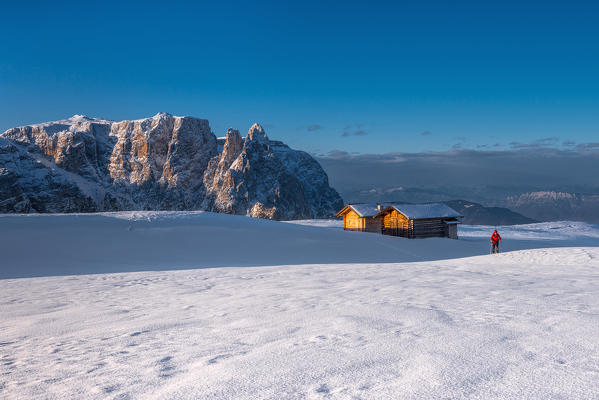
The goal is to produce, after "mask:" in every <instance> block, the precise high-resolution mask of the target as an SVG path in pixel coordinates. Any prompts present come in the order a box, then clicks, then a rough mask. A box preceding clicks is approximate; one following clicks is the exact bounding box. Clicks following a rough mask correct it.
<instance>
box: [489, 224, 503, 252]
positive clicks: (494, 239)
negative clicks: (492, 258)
mask: <svg viewBox="0 0 599 400" xmlns="http://www.w3.org/2000/svg"><path fill="white" fill-rule="evenodd" d="M499 242H501V236H499V233H497V229H495V231H494V232H493V234H492V235H491V254H495V253H499Z"/></svg>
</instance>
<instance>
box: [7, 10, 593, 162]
mask: <svg viewBox="0 0 599 400" xmlns="http://www.w3.org/2000/svg"><path fill="white" fill-rule="evenodd" d="M88 3H89V4H88ZM92 3H93V4H92ZM283 3H285V2H278V1H277V2H263V3H260V4H254V3H253V2H239V3H235V2H226V1H211V2H206V3H202V2H198V3H197V4H185V3H179V2H176V1H169V2H160V3H151V2H143V3H137V4H135V3H129V2H125V1H119V2H115V3H111V2H108V1H107V2H81V1H78V2H72V3H69V2H44V3H39V4H35V3H32V2H22V1H18V2H17V1H10V0H9V1H8V2H7V1H4V2H3V6H2V11H1V12H0V23H1V25H0V26H1V27H2V34H1V35H0V130H2V131H3V130H4V129H7V128H10V127H12V126H17V125H23V124H28V123H34V122H41V121H46V120H54V119H60V118H64V117H68V116H71V115H73V114H86V115H90V116H97V117H103V118H108V119H115V120H120V119H131V118H140V117H145V116H151V115H153V114H155V113H156V112H159V111H166V112H170V113H172V114H176V115H192V116H197V117H202V118H207V119H209V120H210V123H211V126H212V128H213V130H214V132H215V133H216V134H217V135H219V136H220V135H223V134H224V131H225V129H226V128H227V127H228V126H233V127H236V128H238V129H240V130H242V131H246V130H247V129H248V128H249V126H250V124H251V123H252V122H260V123H262V124H263V125H265V127H266V129H267V132H268V133H269V135H270V136H271V137H272V138H275V139H281V140H284V141H286V142H288V143H289V144H291V145H292V146H294V147H296V148H300V149H304V150H308V151H312V152H327V151H330V150H333V149H339V150H343V151H348V152H360V153H383V152H389V151H401V152H406V151H407V152H414V151H426V150H439V151H442V150H447V149H450V148H451V147H452V146H454V145H461V146H463V147H466V148H476V147H477V146H479V148H480V146H485V145H487V146H491V145H493V144H495V143H499V144H501V145H502V146H501V147H499V148H510V145H509V143H512V142H518V143H535V142H536V141H538V140H540V139H545V138H558V139H556V140H549V141H546V142H545V143H549V142H551V143H554V144H560V145H561V143H562V142H563V141H566V140H570V141H573V142H576V143H583V142H597V141H599V139H598V138H599V23H597V20H598V18H599V5H597V4H598V3H597V2H592V1H584V2H578V1H568V2H565V1H564V2H561V3H553V2H545V3H543V2H537V1H535V2H529V4H528V5H527V4H524V3H526V2H522V1H517V2H509V1H507V2H480V1H469V2H460V3H459V4H451V3H453V2H416V1H414V2H409V3H408V2H405V3H404V4H398V3H399V2H388V3H387V2H372V1H371V2H366V1H361V2H355V3H354V2H350V1H344V2H305V1H302V2H296V3H295V4H283ZM483 3H488V4H483ZM491 3H494V4H491ZM308 127H310V129H308ZM344 134H345V136H344ZM538 143H542V142H538ZM514 146H516V145H514V144H512V145H511V147H514Z"/></svg>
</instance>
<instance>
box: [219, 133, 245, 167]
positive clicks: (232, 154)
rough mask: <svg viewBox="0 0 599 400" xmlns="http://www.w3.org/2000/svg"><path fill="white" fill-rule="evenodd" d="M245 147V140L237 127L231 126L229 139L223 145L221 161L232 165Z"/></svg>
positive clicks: (228, 134)
mask: <svg viewBox="0 0 599 400" xmlns="http://www.w3.org/2000/svg"><path fill="white" fill-rule="evenodd" d="M242 148H243V140H242V139H241V134H240V133H239V131H238V130H237V129H233V128H229V129H228V130H227V139H226V141H225V145H224V147H223V152H222V157H221V163H226V164H227V165H231V163H232V162H233V160H235V158H237V156H238V155H239V153H241V150H242Z"/></svg>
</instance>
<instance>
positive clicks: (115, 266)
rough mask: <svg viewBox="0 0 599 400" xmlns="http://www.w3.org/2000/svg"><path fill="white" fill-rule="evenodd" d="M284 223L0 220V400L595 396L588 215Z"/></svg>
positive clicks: (596, 256) (132, 216)
mask: <svg viewBox="0 0 599 400" xmlns="http://www.w3.org/2000/svg"><path fill="white" fill-rule="evenodd" d="M301 223H303V224H308V225H313V226H305V225H304V226H302V225H301ZM301 223H300V224H297V223H296V224H286V223H278V222H272V221H263V220H255V219H250V218H244V217H237V216H229V215H215V214H210V213H150V212H148V213H146V212H143V213H116V214H96V215H63V216H61V215H54V216H0V251H1V254H2V258H1V259H0V262H1V264H0V273H1V274H2V278H3V279H0V315H1V316H2V318H0V398H2V399H4V398H6V399H13V398H56V399H59V398H60V399H62V398H77V399H85V398H144V399H146V398H149V399H158V398H160V399H171V398H189V399H198V398H215V399H218V398H225V399H259V398H260V399H261V398H269V399H286V398H292V399H294V398H297V399H320V398H339V399H346V398H363V399H373V398H374V399H377V398H389V399H431V398H451V399H460V398H478V399H496V398H500V399H501V398H509V399H522V398H527V399H529V398H535V399H550V398H564V399H594V398H598V397H599V385H598V384H597V382H599V247H597V246H599V227H598V226H597V225H592V224H584V223H570V222H557V223H546V224H535V225H523V226H518V227H502V228H500V233H501V234H502V237H503V239H504V243H503V247H502V249H503V250H505V251H506V252H505V253H502V254H500V255H494V256H491V255H487V254H486V253H488V250H489V249H488V244H487V242H488V236H489V235H490V233H491V232H492V228H493V227H468V226H460V236H461V238H462V239H461V240H458V241H454V240H449V239H426V240H408V239H400V238H391V237H382V236H380V235H376V234H367V233H356V232H344V231H342V230H341V229H339V223H338V222H334V223H332V222H324V221H319V222H318V223H307V222H305V221H304V222H301ZM314 225H316V226H314ZM331 227H333V228H331ZM510 250H517V251H510ZM169 260H170V262H169ZM261 260H262V261H263V262H262V263H261V262H260V261H261ZM319 260H320V261H319ZM261 265H269V266H261ZM207 267H211V268H207ZM194 268H195V269H194ZM148 269H149V270H150V271H143V272H125V273H123V272H121V271H142V270H148ZM167 270H168V271H167ZM86 273H88V274H86ZM89 273H92V274H89ZM68 274H70V275H68ZM61 275H62V276H61ZM26 276H37V277H34V278H23V277H26ZM9 278H18V279H9Z"/></svg>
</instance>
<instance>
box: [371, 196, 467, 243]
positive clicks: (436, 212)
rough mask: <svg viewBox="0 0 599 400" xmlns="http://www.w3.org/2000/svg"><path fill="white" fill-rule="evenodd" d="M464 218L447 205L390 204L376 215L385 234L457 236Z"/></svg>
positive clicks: (453, 237)
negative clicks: (459, 225)
mask: <svg viewBox="0 0 599 400" xmlns="http://www.w3.org/2000/svg"><path fill="white" fill-rule="evenodd" d="M462 217H463V216H462V215H461V214H460V213H458V212H457V211H455V210H454V209H452V208H450V207H448V206H447V205H445V204H386V205H385V206H384V208H382V210H381V211H380V212H379V213H378V214H377V215H375V217H374V218H375V219H379V220H380V221H381V231H382V233H383V234H384V235H392V236H402V237H407V238H425V237H448V238H451V239H457V238H458V227H457V224H459V223H460V222H461V218H462Z"/></svg>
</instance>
